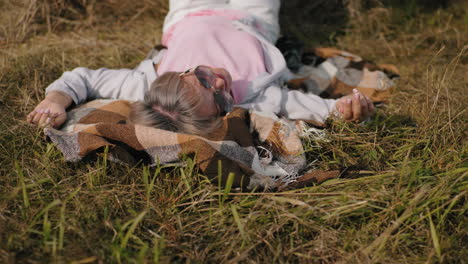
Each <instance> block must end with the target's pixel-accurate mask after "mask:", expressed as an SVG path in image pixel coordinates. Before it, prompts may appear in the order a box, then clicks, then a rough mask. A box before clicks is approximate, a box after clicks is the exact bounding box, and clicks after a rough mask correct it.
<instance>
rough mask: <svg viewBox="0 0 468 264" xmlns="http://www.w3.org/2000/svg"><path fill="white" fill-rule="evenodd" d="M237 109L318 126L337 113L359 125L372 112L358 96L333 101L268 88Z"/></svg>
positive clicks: (296, 92) (312, 95) (367, 100)
mask: <svg viewBox="0 0 468 264" xmlns="http://www.w3.org/2000/svg"><path fill="white" fill-rule="evenodd" d="M356 92H357V91H356ZM239 106H240V107H243V108H249V109H253V110H257V111H266V112H273V113H275V114H278V115H281V116H284V117H286V118H289V119H300V120H313V121H315V122H318V123H321V124H324V123H325V121H326V120H327V118H329V117H330V116H332V115H333V114H338V113H339V114H338V116H340V117H341V118H343V119H344V120H346V121H352V122H361V121H363V120H366V119H367V118H368V117H369V116H370V115H371V114H372V113H373V111H374V108H373V105H372V103H371V102H370V100H369V99H368V98H366V97H365V96H363V95H362V94H359V93H354V95H349V96H346V97H343V98H340V99H338V100H334V99H323V98H321V97H319V96H317V95H314V94H310V93H303V92H300V91H296V90H289V89H286V88H283V89H282V88H279V87H277V86H270V87H268V88H267V89H265V91H264V92H263V93H261V94H260V95H258V96H257V97H256V98H255V99H254V100H253V101H252V102H250V103H246V104H241V105H239Z"/></svg>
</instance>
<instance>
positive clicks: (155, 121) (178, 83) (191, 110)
mask: <svg viewBox="0 0 468 264" xmlns="http://www.w3.org/2000/svg"><path fill="white" fill-rule="evenodd" d="M200 104H201V98H200V97H199V96H193V91H192V90H191V87H189V86H188V84H187V83H185V82H184V81H183V80H182V78H181V77H180V76H179V73H177V72H166V73H164V74H162V75H161V76H159V77H158V78H157V79H156V80H155V81H154V82H153V83H152V84H151V87H150V90H149V91H147V92H146V94H145V98H144V101H143V102H135V103H134V104H133V105H132V110H131V112H130V116H129V119H130V121H131V122H133V123H135V124H140V125H145V126H151V127H155V128H159V129H164V130H169V131H173V132H179V133H187V134H196V135H201V134H206V133H209V132H211V131H212V130H214V129H215V128H216V127H218V126H219V125H220V123H221V119H220V118H219V117H210V118H207V117H202V116H199V115H197V113H196V111H195V109H197V108H198V107H199V105H200Z"/></svg>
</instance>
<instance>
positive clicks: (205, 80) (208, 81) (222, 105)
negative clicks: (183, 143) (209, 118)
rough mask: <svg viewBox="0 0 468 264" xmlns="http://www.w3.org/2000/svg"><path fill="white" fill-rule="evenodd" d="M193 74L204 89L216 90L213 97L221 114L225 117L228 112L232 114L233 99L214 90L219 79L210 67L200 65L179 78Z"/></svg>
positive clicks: (224, 93) (223, 92)
mask: <svg viewBox="0 0 468 264" xmlns="http://www.w3.org/2000/svg"><path fill="white" fill-rule="evenodd" d="M192 72H193V73H194V74H195V77H197V79H198V81H199V82H200V84H201V85H202V86H203V87H205V88H206V89H210V90H211V89H213V90H214V93H213V96H214V99H215V103H216V106H217V107H218V112H219V114H220V115H224V114H226V113H228V112H231V111H232V108H233V100H232V97H231V96H230V95H228V94H227V93H226V92H225V91H222V92H220V91H218V90H216V89H215V88H214V87H215V84H216V79H217V76H216V74H215V73H214V72H213V71H212V70H211V69H210V68H209V67H206V66H202V65H200V66H196V67H194V68H190V69H188V70H186V71H184V72H182V73H180V74H179V76H181V77H182V76H185V75H188V74H190V73H192Z"/></svg>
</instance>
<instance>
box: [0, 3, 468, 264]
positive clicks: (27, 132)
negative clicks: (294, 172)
mask: <svg viewBox="0 0 468 264" xmlns="http://www.w3.org/2000/svg"><path fill="white" fill-rule="evenodd" d="M312 2H313V3H311V1H305V0H294V1H289V0H288V1H283V7H284V8H283V10H282V13H281V23H282V25H283V32H285V33H288V34H294V35H296V36H297V37H298V38H299V39H301V40H302V41H304V42H305V43H306V44H308V45H323V46H328V45H334V46H337V47H339V48H342V49H346V50H349V51H351V52H354V53H357V54H359V55H361V56H363V57H365V58H369V59H373V60H375V61H377V62H385V63H393V64H395V65H397V66H398V67H399V68H400V70H401V73H402V78H401V80H400V81H399V84H398V87H397V90H396V92H395V94H394V96H393V98H392V100H391V103H390V104H389V105H388V106H387V107H385V108H381V109H379V112H378V114H377V116H376V118H375V120H374V121H373V122H370V123H369V124H368V125H366V126H356V125H349V124H343V123H333V124H332V126H331V127H330V129H329V131H330V133H329V134H330V139H332V140H331V141H330V142H320V144H321V146H322V148H312V147H310V146H311V145H312V143H313V144H315V142H305V145H306V146H309V147H310V148H309V152H308V153H307V155H308V156H309V157H310V159H311V161H312V160H315V159H317V160H318V161H317V163H316V164H317V166H320V167H323V168H334V167H343V166H344V167H348V168H349V170H350V171H351V172H352V173H350V174H348V175H346V176H345V177H343V178H341V179H337V180H332V181H329V182H326V183H324V184H322V185H318V186H313V187H309V188H305V189H301V190H296V191H292V192H287V193H270V194H264V193H229V192H226V190H225V189H221V190H218V189H217V187H216V186H212V185H211V184H210V183H208V182H207V181H206V180H205V178H204V177H203V175H200V174H199V173H198V171H197V170H196V168H192V167H191V166H187V167H184V168H176V167H169V168H163V169H162V170H159V169H154V168H153V169H149V168H147V167H142V166H137V167H127V166H123V165H115V164H109V163H107V162H106V161H105V160H103V159H102V158H100V157H98V158H97V159H95V160H90V161H88V162H81V163H78V164H68V163H64V161H63V159H62V156H61V154H60V153H59V152H58V151H57V150H56V149H55V147H54V146H53V145H51V144H50V143H47V142H46V141H45V140H44V138H43V134H42V132H41V131H40V129H37V128H33V127H30V126H28V125H27V124H26V123H25V121H24V118H25V115H26V114H27V113H28V111H30V110H31V109H32V108H33V107H34V105H35V104H36V103H37V102H39V100H41V98H42V97H43V95H44V89H45V87H46V86H47V85H48V84H49V83H50V82H52V81H53V80H55V79H56V78H58V77H59V76H60V75H61V73H62V72H63V71H65V70H69V69H72V68H74V67H78V66H87V67H91V68H98V67H109V68H120V67H134V66H135V65H136V64H137V63H138V62H139V61H140V60H141V59H142V58H144V56H145V55H146V53H147V52H148V51H149V49H150V48H151V47H152V46H153V45H155V44H157V43H158V42H159V38H160V35H161V31H160V29H161V26H162V20H163V18H164V15H165V12H166V11H167V8H168V5H167V3H166V1H163V0H154V1H150V0H143V1H129V0H103V1H89V0H23V1H13V0H3V1H0V47H1V49H0V115H1V119H0V262H2V263H16V262H19V263H23V262H32V263H35V262H40V263H42V262H44V263H49V262H59V263H60V262H66V263H69V262H73V261H75V263H115V262H117V263H119V262H121V263H133V262H135V263H151V262H156V263H158V262H163V263H165V262H232V263H236V262H247V263H249V262H259V263H269V262H271V263H276V262H279V263H286V262H293V263H296V262H298V263H465V262H466V259H468V254H467V251H466V245H465V244H466V241H467V235H468V234H467V229H466V226H467V205H466V198H467V187H468V182H467V173H468V172H467V171H468V170H467V160H466V158H467V149H468V148H467V140H466V138H467V132H466V131H468V130H467V124H466V123H467V113H466V108H467V103H466V102H467V99H468V98H467V91H468V74H467V73H468V65H467V64H468V58H467V44H468V14H467V9H468V6H467V4H466V3H464V2H463V1H451V2H449V3H448V4H447V6H446V7H443V6H437V4H434V3H435V2H432V6H430V7H426V8H423V7H422V5H421V2H424V1H414V0H412V1H396V0H395V1H390V0H388V1H384V0H382V1H378V0H350V1H346V2H345V3H343V2H342V1H312ZM436 2H437V1H436ZM187 161H188V162H189V164H190V160H187Z"/></svg>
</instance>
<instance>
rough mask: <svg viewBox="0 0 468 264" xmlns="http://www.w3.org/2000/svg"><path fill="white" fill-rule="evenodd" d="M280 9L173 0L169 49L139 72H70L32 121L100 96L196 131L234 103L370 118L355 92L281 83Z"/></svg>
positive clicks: (308, 116)
mask: <svg viewBox="0 0 468 264" xmlns="http://www.w3.org/2000/svg"><path fill="white" fill-rule="evenodd" d="M279 7H280V1H279V0H250V1H243V0H230V1H227V0H225V1H216V0H193V1H186V0H177V1H176V0H171V1H170V11H169V13H168V15H167V17H166V19H165V23H164V28H163V32H164V33H163V37H162V43H163V44H164V45H165V46H166V47H167V48H166V49H163V50H162V51H160V52H159V53H158V54H157V56H155V57H154V58H151V59H147V60H144V61H143V62H141V63H140V65H139V66H138V67H136V68H135V69H133V70H130V69H118V70H111V69H106V68H101V69H98V70H90V69H87V68H76V69H74V70H73V71H71V72H65V73H64V74H63V75H62V76H61V77H60V78H59V79H58V80H56V81H55V82H53V83H52V84H51V85H50V86H49V87H48V88H47V89H46V98H45V99H44V100H43V101H42V102H40V103H39V104H38V105H37V106H36V108H35V109H34V110H33V111H32V112H31V113H30V114H29V115H28V116H27V120H28V122H30V123H32V124H36V125H40V126H44V125H48V124H50V125H51V126H52V127H58V126H60V125H61V124H63V123H64V121H65V120H66V116H67V115H66V108H67V107H69V106H70V105H71V104H72V103H75V104H81V103H83V102H85V101H87V100H90V99H96V98H115V99H127V100H134V101H137V102H136V103H134V105H133V106H132V107H133V108H132V113H131V115H130V120H131V121H132V122H134V123H137V124H142V125H147V126H153V127H156V128H160V129H165V130H170V131H177V132H182V133H191V134H204V133H207V132H209V131H211V130H212V129H214V128H216V127H217V126H218V125H219V123H220V122H219V120H220V117H221V116H222V115H224V114H226V113H227V112H229V111H230V110H232V107H233V105H237V106H239V107H242V108H247V109H254V110H257V111H262V112H271V113H275V114H277V115H281V116H285V117H287V118H289V119H304V120H313V121H317V122H320V123H323V122H324V121H325V119H327V118H328V117H330V116H331V115H332V114H336V116H340V117H341V118H343V119H344V120H347V121H354V122H360V121H363V120H365V119H367V118H368V117H369V116H370V115H371V114H372V112H373V111H374V105H373V103H372V102H371V101H370V100H369V98H367V97H366V96H364V95H362V94H360V93H359V92H358V91H357V90H354V94H352V95H348V96H345V97H342V98H340V99H338V100H334V99H323V98H321V97H319V96H316V95H313V94H309V93H303V92H300V91H292V90H288V89H287V88H284V87H283V86H284V85H283V84H284V81H286V80H287V78H288V73H289V71H288V69H287V67H286V63H285V60H284V58H283V56H282V54H281V52H280V51H279V50H278V49H277V48H276V47H275V46H274V43H275V41H276V40H277V38H278V36H279V24H278V12H279Z"/></svg>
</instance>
